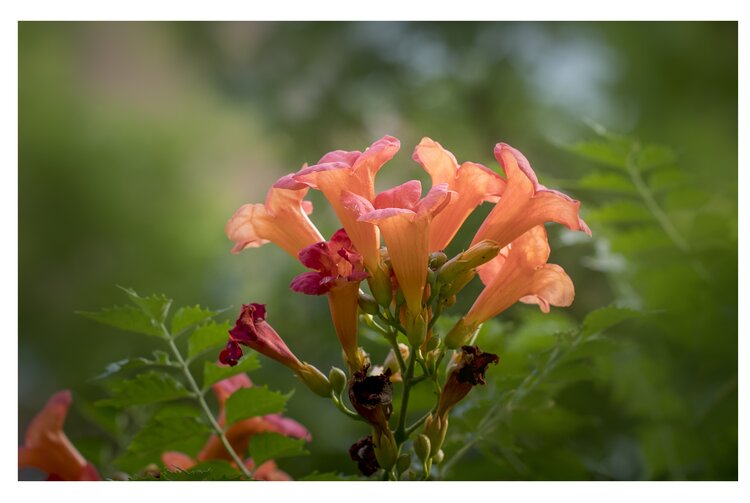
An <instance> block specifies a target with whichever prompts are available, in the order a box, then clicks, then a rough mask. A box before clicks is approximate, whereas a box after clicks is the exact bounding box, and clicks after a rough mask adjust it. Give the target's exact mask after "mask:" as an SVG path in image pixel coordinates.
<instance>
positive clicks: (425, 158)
mask: <svg viewBox="0 0 750 503" xmlns="http://www.w3.org/2000/svg"><path fill="white" fill-rule="evenodd" d="M412 159H414V160H415V161H417V162H418V163H419V164H421V165H422V167H423V168H424V170H425V171H427V173H429V175H430V177H431V178H432V184H433V185H437V184H438V183H447V184H448V185H451V184H452V183H453V182H454V180H455V178H456V175H457V173H456V172H457V171H458V161H456V157H455V156H454V155H453V154H452V153H450V152H449V151H447V150H445V149H444V148H443V146H442V145H440V144H439V143H438V142H436V141H433V140H431V139H430V138H427V137H425V138H422V141H421V142H419V145H417V147H416V148H415V149H414V154H413V155H412Z"/></svg>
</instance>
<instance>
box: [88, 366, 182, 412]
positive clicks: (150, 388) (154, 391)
mask: <svg viewBox="0 0 750 503" xmlns="http://www.w3.org/2000/svg"><path fill="white" fill-rule="evenodd" d="M109 387H110V389H111V391H112V393H113V395H114V396H112V397H111V398H107V399H105V400H100V401H98V402H97V403H96V405H98V406H112V407H120V408H124V407H130V406H132V405H143V404H148V403H156V402H165V401H168V400H176V399H178V398H183V397H186V396H189V395H190V392H189V391H188V390H187V389H185V387H184V386H183V385H182V384H181V383H180V382H179V381H178V380H176V379H175V378H174V377H172V376H171V375H169V374H165V373H163V372H156V371H151V372H145V373H143V374H138V375H137V376H136V377H135V378H134V379H129V380H125V381H118V382H115V383H112V384H110V385H109Z"/></svg>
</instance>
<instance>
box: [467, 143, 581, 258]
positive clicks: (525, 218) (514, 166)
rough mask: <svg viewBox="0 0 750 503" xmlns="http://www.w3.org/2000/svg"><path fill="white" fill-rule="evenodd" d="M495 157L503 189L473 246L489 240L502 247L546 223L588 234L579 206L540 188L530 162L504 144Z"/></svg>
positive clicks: (570, 200)
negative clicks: (502, 180) (503, 179)
mask: <svg viewBox="0 0 750 503" xmlns="http://www.w3.org/2000/svg"><path fill="white" fill-rule="evenodd" d="M495 158H496V159H497V161H498V162H499V163H500V166H501V167H502V169H503V171H504V172H505V176H506V187H505V190H504V191H503V194H502V197H501V198H500V202H499V203H497V204H496V205H495V207H494V208H493V209H492V211H491V212H490V214H489V215H488V216H487V218H486V219H485V221H484V222H483V223H482V225H481V226H480V227H479V230H478V231H477V233H476V235H475V236H474V239H473V240H472V242H471V244H472V245H473V244H476V243H478V242H479V241H482V240H483V239H491V240H492V241H496V242H497V243H498V245H499V246H505V245H507V244H508V243H510V242H511V241H513V240H514V239H516V238H517V237H519V236H520V235H522V234H523V233H525V232H526V231H528V230H529V229H531V228H532V227H535V226H537V225H542V224H544V223H545V222H556V223H559V224H562V225H564V226H566V227H567V228H569V229H571V230H574V231H583V232H585V233H586V234H588V235H589V236H590V235H591V230H590V229H589V228H588V226H587V225H586V223H585V222H584V221H583V220H581V218H580V217H579V216H578V207H579V206H580V205H581V203H580V202H578V201H576V200H574V199H571V198H569V197H568V196H566V195H565V194H563V193H562V192H558V191H556V190H550V189H548V188H546V187H545V186H544V185H540V184H539V181H538V180H537V177H536V175H535V174H534V170H533V169H531V165H530V164H529V161H528V160H527V159H526V157H524V155H523V154H522V153H521V152H519V151H518V150H516V149H514V148H513V147H511V146H510V145H508V144H506V143H498V144H497V145H496V146H495Z"/></svg>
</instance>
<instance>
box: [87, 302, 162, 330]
mask: <svg viewBox="0 0 750 503" xmlns="http://www.w3.org/2000/svg"><path fill="white" fill-rule="evenodd" d="M76 314H80V315H81V316H85V317H86V318H89V319H91V320H94V321H98V322H99V323H103V324H105V325H109V326H112V327H115V328H119V329H121V330H126V331H128V332H136V333H139V334H146V335H153V336H156V337H164V334H163V333H162V330H161V328H160V327H159V325H158V324H155V323H154V322H153V321H152V320H151V319H150V318H149V317H148V316H147V315H146V314H145V313H144V312H143V311H141V310H140V309H138V308H137V307H134V306H115V307H110V308H106V309H102V310H101V311H76Z"/></svg>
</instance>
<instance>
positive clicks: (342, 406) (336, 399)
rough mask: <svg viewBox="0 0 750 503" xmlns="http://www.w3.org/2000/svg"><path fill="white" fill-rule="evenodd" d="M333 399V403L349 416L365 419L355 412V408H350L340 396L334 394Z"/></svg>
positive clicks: (357, 419) (358, 419) (356, 419)
mask: <svg viewBox="0 0 750 503" xmlns="http://www.w3.org/2000/svg"><path fill="white" fill-rule="evenodd" d="M331 400H332V401H333V404H334V405H335V406H336V408H337V409H338V410H340V411H341V412H343V413H344V415H346V416H348V417H349V418H351V419H354V420H355V421H364V418H362V417H361V416H360V415H359V414H357V413H356V412H354V411H353V410H351V409H349V407H347V406H346V404H344V402H342V401H341V399H340V398H339V397H335V396H332V397H331Z"/></svg>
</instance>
